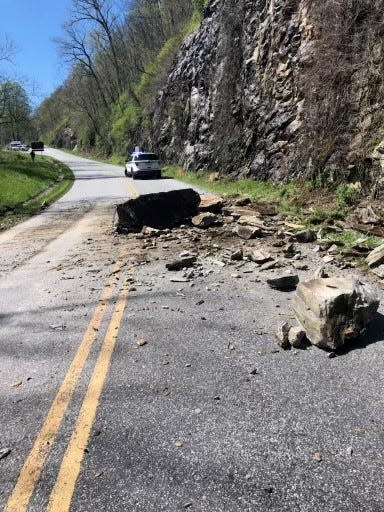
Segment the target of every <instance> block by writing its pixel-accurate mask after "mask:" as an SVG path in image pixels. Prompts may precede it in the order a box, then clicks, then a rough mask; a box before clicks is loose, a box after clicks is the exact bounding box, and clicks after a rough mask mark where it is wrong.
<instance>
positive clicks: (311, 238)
mask: <svg viewBox="0 0 384 512" xmlns="http://www.w3.org/2000/svg"><path fill="white" fill-rule="evenodd" d="M316 240H317V235H316V233H315V232H314V231H313V230H312V229H304V230H302V231H298V232H297V233H295V234H294V235H292V236H291V237H290V238H289V241H290V242H299V243H302V244H308V243H310V242H315V241H316Z"/></svg>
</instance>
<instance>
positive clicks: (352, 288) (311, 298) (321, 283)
mask: <svg viewBox="0 0 384 512" xmlns="http://www.w3.org/2000/svg"><path fill="white" fill-rule="evenodd" d="M378 307H379V300H378V298H377V297H376V295H375V294H374V293H373V291H372V290H371V289H370V288H369V287H367V286H365V285H363V284H362V283H361V282H360V281H359V280H358V279H356V278H354V277H331V278H318V279H312V280H310V281H306V282H301V283H300V284H299V286H298V288H297V293H296V297H295V301H294V305H293V309H294V313H295V315H296V318H297V320H298V322H299V324H300V325H301V326H302V328H303V329H304V330H305V332H306V336H307V338H308V339H309V341H310V342H311V343H312V344H313V345H316V346H318V347H321V348H326V349H330V350H337V349H338V348H339V347H341V346H343V345H345V344H346V343H348V341H350V340H353V339H355V338H357V337H358V336H360V335H362V334H364V332H365V330H366V327H367V325H368V324H369V322H370V321H371V319H372V318H373V316H374V314H375V313H376V311H377V309H378Z"/></svg>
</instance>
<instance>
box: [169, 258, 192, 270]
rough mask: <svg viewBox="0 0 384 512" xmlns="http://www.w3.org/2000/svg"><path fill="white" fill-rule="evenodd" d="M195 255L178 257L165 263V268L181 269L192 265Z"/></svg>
mask: <svg viewBox="0 0 384 512" xmlns="http://www.w3.org/2000/svg"><path fill="white" fill-rule="evenodd" d="M196 260H197V258H196V256H189V257H187V258H179V259H176V260H173V261H170V262H168V263H166V265H165V266H166V268H167V270H175V271H177V270H182V269H183V268H189V267H192V266H193V264H194V263H195V262H196Z"/></svg>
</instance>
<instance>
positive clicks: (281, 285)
mask: <svg viewBox="0 0 384 512" xmlns="http://www.w3.org/2000/svg"><path fill="white" fill-rule="evenodd" d="M267 283H268V285H269V286H270V288H273V289H274V290H280V291H285V292H288V291H293V290H295V289H296V287H297V285H298V283H299V276H298V275H297V274H283V275H281V276H279V277H273V278H270V279H267Z"/></svg>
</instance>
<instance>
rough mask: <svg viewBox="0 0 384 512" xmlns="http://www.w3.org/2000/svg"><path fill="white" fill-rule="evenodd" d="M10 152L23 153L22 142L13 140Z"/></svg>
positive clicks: (10, 144) (9, 145) (9, 147)
mask: <svg viewBox="0 0 384 512" xmlns="http://www.w3.org/2000/svg"><path fill="white" fill-rule="evenodd" d="M8 149H9V151H21V141H20V140H13V141H12V142H10V143H9V144H8Z"/></svg>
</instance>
